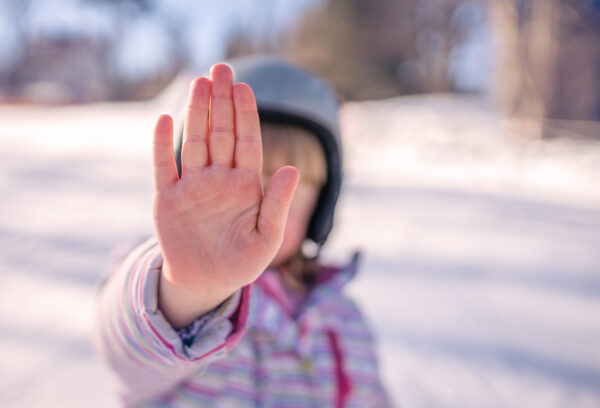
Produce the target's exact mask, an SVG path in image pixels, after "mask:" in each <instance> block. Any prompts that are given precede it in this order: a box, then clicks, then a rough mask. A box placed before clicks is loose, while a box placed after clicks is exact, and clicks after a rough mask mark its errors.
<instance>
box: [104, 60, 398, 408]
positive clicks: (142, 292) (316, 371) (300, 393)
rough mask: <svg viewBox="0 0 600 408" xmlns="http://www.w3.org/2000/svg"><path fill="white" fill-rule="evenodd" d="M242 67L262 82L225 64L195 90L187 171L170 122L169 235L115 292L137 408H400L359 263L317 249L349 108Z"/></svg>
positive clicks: (119, 367)
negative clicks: (387, 384) (322, 258)
mask: <svg viewBox="0 0 600 408" xmlns="http://www.w3.org/2000/svg"><path fill="white" fill-rule="evenodd" d="M231 66H232V67H233V70H234V72H235V73H236V76H237V78H236V79H237V80H240V81H245V82H247V84H246V83H243V82H239V83H236V84H235V85H234V84H233V73H232V70H231V69H230V67H229V66H227V65H225V64H217V65H215V66H213V68H212V69H211V75H210V79H208V78H197V79H195V80H194V81H193V82H192V85H191V88H190V94H189V100H188V108H187V111H186V119H185V127H184V131H183V136H182V141H181V142H180V144H179V147H178V149H177V156H178V157H177V161H176V159H175V155H174V152H173V150H174V149H173V123H172V120H171V118H170V117H168V116H161V117H160V118H159V119H158V122H157V124H156V127H155V132H154V178H155V199H154V215H155V216H154V221H155V227H156V232H157V234H156V235H157V237H156V238H152V239H150V240H149V241H148V242H146V243H144V244H143V245H141V246H139V247H138V248H137V249H135V250H134V251H133V252H132V253H131V254H130V255H129V256H128V257H127V259H126V260H125V261H124V262H123V263H122V264H120V266H119V267H118V268H116V269H115V270H114V272H113V273H112V274H111V276H110V278H109V279H108V281H107V282H106V284H105V285H104V287H103V288H102V291H101V293H100V296H99V301H98V308H97V319H96V322H97V324H96V341H97V346H98V348H99V349H100V351H101V353H102V354H103V356H104V357H105V358H106V359H107V360H108V363H109V364H110V366H111V367H112V368H113V369H114V371H115V372H116V374H117V376H118V378H119V383H120V389H121V393H122V396H123V399H124V402H125V403H126V404H127V405H128V406H134V405H135V406H153V407H156V406H161V407H167V406H168V407H386V406H388V405H389V403H388V401H387V398H386V395H385V393H384V391H383V388H382V386H381V384H380V381H379V379H378V373H377V364H376V359H375V354H374V349H373V341H372V336H371V333H370V332H369V330H368V328H367V326H366V324H365V322H364V320H363V317H362V316H361V314H360V313H359V311H358V310H357V308H356V306H355V305H354V304H353V303H352V302H351V301H350V300H348V299H347V298H346V297H345V296H344V295H343V294H342V292H341V289H342V287H343V286H344V284H345V283H346V282H347V281H348V280H350V278H352V276H353V275H354V272H355V268H356V260H354V261H353V262H352V263H351V264H350V265H347V266H345V267H341V268H334V267H325V266H323V265H321V264H319V262H318V261H317V260H316V258H315V257H314V256H307V255H306V254H305V253H304V251H303V243H304V242H305V240H310V241H312V242H313V243H314V244H315V245H313V247H314V246H316V247H317V248H320V246H321V245H322V244H323V243H324V241H325V239H326V238H327V235H328V233H329V231H330V229H331V225H332V220H333V210H334V207H335V202H336V200H337V195H338V192H339V187H340V183H341V160H340V148H339V130H338V123H337V100H336V98H335V95H334V93H333V92H332V91H331V89H330V88H329V87H328V86H327V85H326V84H325V83H324V82H323V81H322V80H321V79H320V78H318V77H315V76H313V75H311V74H309V73H307V72H305V71H302V70H300V69H298V68H296V67H294V66H292V65H290V64H289V63H286V62H284V61H282V60H279V59H275V58H266V57H254V58H245V59H241V60H237V61H233V62H232V63H231ZM248 84H249V85H250V86H252V88H250V86H249V85H248ZM253 91H254V93H255V94H256V99H255V96H254V93H253ZM257 105H258V106H257ZM259 114H260V122H259V116H258V115H259ZM261 132H262V143H261ZM263 150H264V153H265V155H264V158H265V160H264V165H263ZM290 165H293V166H295V167H291V166H290ZM263 185H264V186H265V187H264V189H263ZM263 191H264V192H263ZM286 219H287V223H286ZM313 255H314V254H313ZM263 272H264V273H263Z"/></svg>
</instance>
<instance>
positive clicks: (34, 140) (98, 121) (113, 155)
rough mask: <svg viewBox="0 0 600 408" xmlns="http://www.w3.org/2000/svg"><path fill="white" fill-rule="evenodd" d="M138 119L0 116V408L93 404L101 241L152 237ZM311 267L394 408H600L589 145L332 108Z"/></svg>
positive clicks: (123, 113)
mask: <svg viewBox="0 0 600 408" xmlns="http://www.w3.org/2000/svg"><path fill="white" fill-rule="evenodd" d="M179 100H183V99H182V97H181V95H180V94H177V93H173V92H171V94H170V96H169V95H167V96H164V97H163V98H161V99H159V100H156V101H153V102H151V103H146V104H105V105H95V106H87V107H62V108H35V107H15V106H0V123H1V125H0V194H1V195H2V197H3V198H2V200H0V259H1V261H0V262H1V263H0V406H3V407H9V406H10V407H42V406H43V407H47V406H51V407H54V406H57V407H82V406H85V407H111V406H118V402H117V400H116V398H115V396H114V394H113V392H112V389H111V388H110V374H109V372H108V371H107V370H106V369H105V368H104V366H103V365H102V363H101V362H100V361H99V360H98V358H97V357H96V356H95V355H94V353H93V350H92V347H91V343H90V326H91V310H92V305H93V301H94V289H95V285H96V284H97V282H98V279H99V277H100V276H101V274H102V273H103V271H104V269H105V268H106V262H107V253H108V252H109V251H110V250H111V249H112V248H113V247H114V246H115V245H117V244H120V243H123V242H124V241H128V240H131V239H135V238H136V237H140V236H144V235H147V234H149V233H151V232H152V222H151V200H152V180H151V175H152V169H151V160H150V158H151V129H152V125H153V121H154V118H155V117H156V115H157V114H159V113H163V112H167V113H175V114H176V113H177V110H176V108H177V104H176V103H175V101H179ZM342 121H343V127H344V130H345V136H344V137H345V154H346V176H347V177H346V185H345V188H344V191H343V194H342V197H341V199H340V206H339V211H338V217H337V225H336V229H335V230H334V232H333V234H332V236H331V240H330V242H329V244H328V246H327V248H326V253H325V256H326V257H328V258H330V259H338V260H341V259H344V258H346V257H348V256H349V255H350V253H351V252H352V251H353V250H354V249H356V248H361V249H362V250H363V254H364V256H363V263H362V269H361V274H360V275H359V276H358V277H357V279H356V281H355V282H354V283H353V284H352V285H351V287H350V288H349V292H350V293H351V294H352V296H353V297H355V299H357V301H358V302H359V303H360V304H361V306H362V307H363V309H364V311H365V313H366V315H367V316H368V317H369V318H370V320H371V322H372V326H373V329H374V330H375V332H376V334H377V338H378V342H379V346H380V347H379V355H380V360H381V365H382V376H383V379H384V381H385V384H386V385H387V388H388V389H389V392H390V394H391V395H392V397H393V398H394V400H395V402H396V403H397V404H399V405H403V406H405V407H598V406H600V188H599V187H598V184H599V183H598V182H599V181H600V180H599V175H600V145H599V144H598V143H596V144H592V143H589V142H588V143H583V142H574V141H571V142H569V141H564V140H554V141H544V142H542V141H538V140H527V139H524V138H521V137H518V134H516V132H515V129H518V128H515V127H512V126H509V125H508V124H507V122H506V121H503V120H501V119H500V118H499V117H498V116H497V115H495V114H494V113H493V111H492V109H490V108H489V107H488V104H487V103H486V102H485V100H482V99H479V98H476V97H461V96H450V95H437V96H427V97H410V98H398V99H392V100H386V101H374V102H366V103H351V104H347V105H346V106H344V108H343V111H342Z"/></svg>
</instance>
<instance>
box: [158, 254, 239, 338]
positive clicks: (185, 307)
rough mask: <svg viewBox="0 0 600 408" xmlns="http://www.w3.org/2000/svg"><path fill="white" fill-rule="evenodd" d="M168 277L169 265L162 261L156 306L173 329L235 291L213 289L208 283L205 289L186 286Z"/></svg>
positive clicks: (187, 324) (200, 314) (208, 309)
mask: <svg viewBox="0 0 600 408" xmlns="http://www.w3.org/2000/svg"><path fill="white" fill-rule="evenodd" d="M168 277H169V266H168V265H167V264H166V263H163V266H162V270H161V274H160V281H159V286H158V307H159V309H160V310H161V312H162V313H163V315H164V316H165V318H166V319H167V321H168V322H169V323H170V324H171V326H172V327H173V328H175V329H181V328H184V327H187V326H189V325H190V324H191V323H192V322H193V321H194V320H196V319H197V318H199V317H201V316H202V315H204V314H205V313H207V312H209V311H211V310H213V309H214V308H215V307H217V306H218V305H220V304H221V303H222V302H223V301H224V300H225V299H227V298H228V297H229V296H231V294H232V293H233V292H235V291H234V290H231V291H225V290H222V291H217V290H213V288H211V287H209V285H207V287H206V289H204V288H202V289H199V288H187V287H183V286H179V285H175V284H173V283H172V282H171V281H170V280H169V278H168Z"/></svg>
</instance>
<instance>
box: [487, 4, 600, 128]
mask: <svg viewBox="0 0 600 408" xmlns="http://www.w3.org/2000/svg"><path fill="white" fill-rule="evenodd" d="M492 17H493V18H492V21H493V26H494V31H495V33H496V40H497V44H498V49H499V51H500V54H499V63H498V65H499V69H498V70H497V74H498V75H497V80H496V92H495V93H496V95H497V97H498V100H499V101H500V103H501V105H502V106H503V108H504V109H505V111H507V112H508V113H509V114H511V115H514V116H515V117H525V118H531V119H534V123H538V125H536V126H535V127H534V132H535V133H536V134H537V135H540V136H551V135H555V134H565V133H568V132H571V133H575V134H583V135H589V136H595V137H600V125H598V123H593V121H600V75H598V73H599V72H600V2H598V1H597V0H502V1H495V2H493V3H492ZM565 131H566V132H565Z"/></svg>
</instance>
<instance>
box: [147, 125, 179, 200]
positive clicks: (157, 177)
mask: <svg viewBox="0 0 600 408" xmlns="http://www.w3.org/2000/svg"><path fill="white" fill-rule="evenodd" d="M153 162H154V187H155V189H156V192H159V191H161V190H163V189H165V188H167V187H169V186H171V185H173V184H175V183H176V182H177V180H179V176H178V174H177V165H176V164H175V154H174V153H173V119H172V118H171V117H170V116H169V115H161V116H160V117H159V118H158V121H157V122H156V126H155V127H154V144H153Z"/></svg>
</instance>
